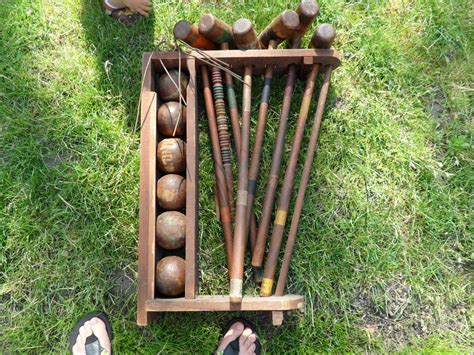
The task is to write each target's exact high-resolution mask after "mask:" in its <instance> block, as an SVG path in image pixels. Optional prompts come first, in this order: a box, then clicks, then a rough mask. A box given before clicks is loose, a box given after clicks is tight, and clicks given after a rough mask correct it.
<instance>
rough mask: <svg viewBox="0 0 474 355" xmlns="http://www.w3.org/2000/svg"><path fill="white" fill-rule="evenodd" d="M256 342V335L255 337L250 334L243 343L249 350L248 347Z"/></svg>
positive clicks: (253, 334)
mask: <svg viewBox="0 0 474 355" xmlns="http://www.w3.org/2000/svg"><path fill="white" fill-rule="evenodd" d="M256 340H257V335H255V333H252V334H250V335H249V337H248V338H247V340H246V341H245V343H244V347H247V348H249V349H250V346H251V345H252V344H253V343H255V341H256Z"/></svg>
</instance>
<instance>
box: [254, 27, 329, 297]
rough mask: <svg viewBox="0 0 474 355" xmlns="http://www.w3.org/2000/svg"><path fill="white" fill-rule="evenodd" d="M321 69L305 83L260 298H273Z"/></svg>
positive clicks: (316, 66)
mask: <svg viewBox="0 0 474 355" xmlns="http://www.w3.org/2000/svg"><path fill="white" fill-rule="evenodd" d="M320 32H321V31H320V27H318V28H317V29H316V31H315V36H316V37H317V36H318V35H319V38H321V33H320ZM325 34H327V31H326V32H325V33H323V35H325ZM315 36H313V39H314V38H315ZM322 39H324V44H325V47H324V48H328V47H329V46H330V45H331V42H332V40H333V39H334V36H330V37H324V38H322ZM319 42H322V41H319ZM319 68H320V64H319V63H315V64H313V65H312V67H311V70H310V72H309V74H308V77H307V81H306V87H305V91H304V94H303V100H302V102H301V108H300V112H299V115H298V120H297V123H296V132H295V137H294V140H293V145H292V148H291V153H290V158H289V160H288V166H287V168H286V171H285V177H284V179H283V184H282V190H281V192H280V198H279V201H278V208H277V212H276V216H275V221H274V224H273V231H272V237H271V239H270V250H269V252H268V255H267V260H266V263H265V272H264V275H263V282H262V289H261V291H260V295H261V296H264V297H265V296H271V294H272V290H273V282H274V278H275V272H276V268H277V265H278V255H279V254H280V248H281V241H282V239H283V233H284V232H285V225H286V216H287V214H288V208H289V206H290V201H291V193H292V190H293V184H294V179H295V174H296V169H297V165H298V156H299V152H300V148H301V143H302V142H303V136H304V127H305V124H306V119H307V117H308V112H309V107H310V104H311V101H312V98H313V92H314V87H315V83H316V77H317V75H318V71H319Z"/></svg>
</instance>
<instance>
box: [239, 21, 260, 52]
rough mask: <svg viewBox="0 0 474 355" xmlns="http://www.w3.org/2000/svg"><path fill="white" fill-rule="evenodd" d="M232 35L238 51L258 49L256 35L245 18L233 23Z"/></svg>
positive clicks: (258, 44)
mask: <svg viewBox="0 0 474 355" xmlns="http://www.w3.org/2000/svg"><path fill="white" fill-rule="evenodd" d="M232 33H233V35H234V41H235V44H236V46H237V47H238V48H240V49H258V48H260V43H259V41H258V39H257V34H256V33H255V30H254V29H253V26H252V23H251V22H250V20H248V19H246V18H241V19H240V20H237V21H235V23H234V25H233V26H232Z"/></svg>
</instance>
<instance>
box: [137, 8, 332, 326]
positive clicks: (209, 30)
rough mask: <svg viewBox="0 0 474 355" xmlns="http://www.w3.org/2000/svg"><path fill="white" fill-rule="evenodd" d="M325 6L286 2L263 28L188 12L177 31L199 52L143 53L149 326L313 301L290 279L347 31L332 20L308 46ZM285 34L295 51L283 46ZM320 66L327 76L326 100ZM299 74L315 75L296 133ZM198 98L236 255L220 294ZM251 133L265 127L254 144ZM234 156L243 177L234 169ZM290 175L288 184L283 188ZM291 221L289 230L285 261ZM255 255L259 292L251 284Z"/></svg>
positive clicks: (141, 311)
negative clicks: (203, 275) (209, 239)
mask: <svg viewBox="0 0 474 355" xmlns="http://www.w3.org/2000/svg"><path fill="white" fill-rule="evenodd" d="M318 11H319V6H318V5H317V3H316V2H315V1H314V0H303V1H302V2H301V4H300V5H299V6H298V8H297V9H296V11H291V10H287V11H284V12H283V13H282V14H280V15H279V16H278V17H277V18H275V19H274V20H273V21H272V22H271V23H270V24H269V25H268V26H267V27H266V28H265V29H264V30H263V31H262V32H261V33H260V34H259V35H258V36H257V34H256V33H255V30H254V28H253V27H252V24H251V22H250V21H249V20H247V19H239V20H237V21H236V22H235V23H234V24H233V25H229V24H226V23H225V22H223V21H222V20H220V19H218V18H216V17H215V16H213V15H212V14H205V15H203V16H202V17H201V19H200V22H199V24H198V25H193V24H190V23H189V22H187V21H186V20H181V21H179V22H178V23H177V24H176V25H175V28H174V36H175V37H176V38H177V39H178V40H180V41H182V42H183V43H186V45H187V47H188V48H191V52H188V53H185V52H181V51H176V52H152V53H145V54H144V57H143V67H142V72H143V73H142V74H143V78H142V79H143V84H142V92H141V152H140V154H141V163H140V225H139V230H140V231H139V233H140V235H139V270H138V273H139V275H138V276H139V280H138V281H139V282H138V317H137V322H138V324H139V325H147V324H149V322H150V321H151V319H152V316H153V315H154V314H155V313H157V312H193V311H265V312H269V313H270V314H271V316H272V322H273V324H274V325H279V324H281V323H282V321H283V311H288V310H295V309H301V308H302V307H303V306H304V297H303V296H301V295H292V294H285V283H286V280H287V276H288V272H289V268H290V264H291V258H292V254H293V249H294V246H295V241H296V236H297V232H298V224H299V220H300V216H301V213H302V209H303V205H304V196H305V191H306V187H307V184H308V180H309V176H310V172H311V166H312V162H313V158H314V155H315V151H316V148H317V140H318V134H319V128H320V125H321V120H322V117H323V112H324V106H325V102H326V97H327V94H328V88H329V83H330V78H331V73H332V71H333V70H334V69H335V68H337V67H338V66H339V64H340V60H339V54H338V52H337V51H336V50H334V49H332V48H331V45H332V42H333V40H334V38H335V35H336V32H335V30H334V28H333V27H332V26H331V25H329V24H320V25H319V26H317V28H316V30H315V32H314V34H313V35H312V37H311V41H310V45H309V48H308V49H301V48H300V47H301V39H302V37H303V35H304V34H305V32H307V31H308V29H309V28H310V27H311V24H312V23H313V21H314V19H315V18H316V16H317V14H318ZM284 41H287V43H288V48H289V49H277V48H278V46H279V45H280V46H282V43H283V42H284ZM275 75H284V76H286V83H285V89H284V95H283V101H282V103H281V106H280V107H278V108H277V107H275V108H274V109H275V110H277V109H278V110H279V112H280V117H279V121H278V130H277V136H276V140H275V141H274V142H273V143H272V146H273V149H274V150H273V153H272V156H271V158H270V157H263V156H262V154H263V153H262V146H263V142H264V139H265V138H266V137H265V128H266V117H267V112H268V109H269V97H270V94H271V85H272V78H273V77H274V76H275ZM318 75H321V76H322V77H323V81H322V85H321V87H320V89H319V95H318V96H317V98H315V96H316V95H314V93H315V91H317V90H316V81H317V77H318ZM262 77H263V89H262V92H261V94H260V93H258V94H259V95H260V96H259V97H260V103H259V107H258V112H252V110H251V107H252V97H256V95H255V93H254V94H253V95H252V80H253V79H256V78H262ZM298 77H299V78H302V79H303V80H304V81H305V82H304V85H305V86H304V92H303V97H302V101H301V105H300V110H299V114H298V119H297V122H296V131H295V135H294V137H287V136H286V132H287V126H288V117H289V114H290V108H291V101H292V99H293V91H294V88H295V85H298V84H299V83H298V80H297V78H298ZM237 85H242V97H241V98H240V99H241V101H240V100H239V98H237V96H236V92H235V87H236V86H237ZM198 93H199V95H198ZM201 93H202V95H201ZM198 97H202V98H203V102H200V101H199V100H198ZM239 101H240V102H241V103H242V104H241V105H240V102H239ZM313 102H315V103H316V111H315V114H314V117H313V119H312V122H311V128H309V123H308V125H307V121H308V113H309V110H310V107H311V104H312V103H313ZM198 106H199V107H204V108H205V121H206V122H207V127H206V128H207V131H206V132H205V134H209V137H210V142H211V149H212V155H213V159H214V178H215V186H216V189H215V194H216V196H215V197H216V204H217V210H218V216H216V218H219V220H220V224H221V227H222V241H223V244H224V248H225V252H226V257H227V258H226V260H227V270H228V276H229V292H228V294H224V295H219V296H216V295H212V296H211V295H201V294H199V293H198V275H199V262H198V251H199V248H200V247H201V248H205V247H206V246H205V245H201V246H199V245H198V218H199V204H198V201H199V200H198V198H199V172H198V166H199V145H198ZM252 114H256V115H257V116H256V117H257V124H256V126H255V127H252V125H251V115H252ZM310 121H311V120H310ZM305 127H306V129H307V130H309V129H310V130H311V135H310V140H309V143H308V147H307V150H306V155H305V157H304V160H302V159H303V157H301V161H298V158H299V153H300V149H301V146H302V143H303V137H304V130H305ZM251 135H254V137H255V138H254V144H253V146H250V145H251V144H250V141H251V140H250V136H251ZM285 142H289V143H290V144H291V153H290V156H289V159H288V161H287V162H284V161H283V155H284V154H283V153H284V147H285ZM262 159H271V167H270V172H269V176H263V175H262V174H260V176H259V166H260V162H261V160H262ZM233 163H234V164H235V165H236V166H237V172H238V174H237V176H234V175H233V171H232V166H233V165H232V164H233ZM301 167H303V170H302V176H301V181H300V184H299V186H298V188H296V187H294V186H293V185H294V179H295V173H296V171H297V169H300V168H301ZM283 168H285V169H283ZM283 170H284V171H283ZM280 182H281V185H280V186H281V191H277V189H278V186H279V183H280ZM260 184H262V186H263V185H264V186H265V194H264V196H263V207H262V215H261V217H260V218H259V219H258V218H257V217H256V215H255V213H254V210H253V205H254V198H255V193H256V191H257V186H258V185H260ZM293 193H295V194H296V203H295V206H294V208H293V214H292V215H291V216H288V211H289V208H290V201H291V198H292V194H293ZM275 204H276V206H277V207H276V209H274V206H275ZM287 224H289V228H286V227H287ZM286 229H288V232H287V240H286V245H285V249H284V254H283V259H282V261H281V263H280V268H279V269H278V265H279V256H280V252H281V247H282V242H283V236H284V234H285V230H286ZM267 244H269V245H267ZM247 253H248V255H249V256H250V260H251V267H252V271H253V274H254V279H255V282H256V283H257V284H258V285H259V286H260V296H246V295H245V294H244V290H243V276H244V267H245V266H246V265H245V258H246V255H247Z"/></svg>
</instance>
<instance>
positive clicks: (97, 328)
mask: <svg viewBox="0 0 474 355" xmlns="http://www.w3.org/2000/svg"><path fill="white" fill-rule="evenodd" d="M89 325H90V327H91V329H92V333H94V335H95V336H96V337H97V339H98V340H99V343H100V345H101V346H102V347H103V348H104V349H105V350H106V351H107V352H108V353H109V354H111V347H110V339H109V334H108V333H107V328H106V327H105V323H104V322H103V321H102V320H101V319H99V318H97V317H94V318H92V319H91V321H90V323H89Z"/></svg>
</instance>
